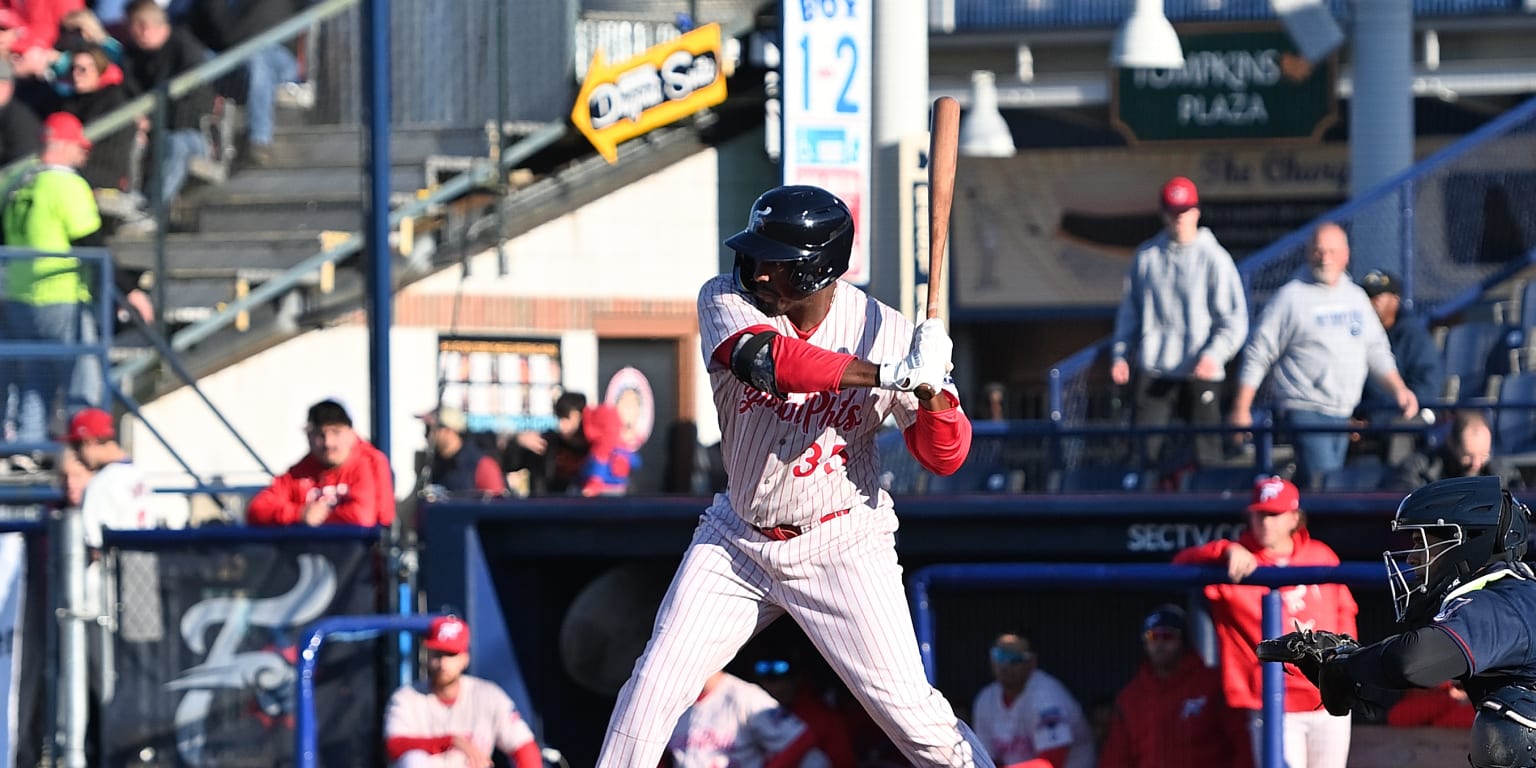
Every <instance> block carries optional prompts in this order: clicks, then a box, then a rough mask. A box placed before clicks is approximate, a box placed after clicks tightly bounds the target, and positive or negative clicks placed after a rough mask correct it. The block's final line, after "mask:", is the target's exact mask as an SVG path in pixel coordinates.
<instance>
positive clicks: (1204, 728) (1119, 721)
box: [1099, 652, 1253, 768]
mask: <svg viewBox="0 0 1536 768" xmlns="http://www.w3.org/2000/svg"><path fill="white" fill-rule="evenodd" d="M1180 765H1188V766H1197V765H1198V766H1222V767H1223V768H1229V767H1230V768H1250V766H1252V765H1253V749H1252V747H1251V745H1250V741H1249V738H1248V717H1247V715H1246V714H1245V713H1244V712H1243V711H1242V710H1238V709H1233V708H1231V707H1229V706H1227V697H1226V695H1225V694H1223V693H1222V685H1221V673H1220V672H1217V671H1216V670H1214V669H1210V668H1208V667H1206V666H1205V662H1204V661H1202V660H1201V659H1200V657H1199V656H1197V655H1195V654H1194V653H1192V652H1190V653H1185V654H1184V657H1183V658H1182V659H1180V660H1179V662H1178V665H1177V666H1176V667H1174V669H1173V672H1172V674H1170V675H1169V676H1168V677H1166V678H1164V677H1158V676H1157V674H1156V673H1154V672H1153V671H1152V665H1151V664H1147V663H1143V664H1142V665H1141V671H1139V672H1137V673H1136V677H1135V678H1133V679H1132V680H1131V682H1130V683H1129V684H1127V685H1126V686H1125V687H1124V688H1122V689H1121V690H1120V694H1119V695H1118V696H1116V697H1115V717H1114V720H1112V721H1110V724H1109V734H1108V735H1107V736H1106V737H1105V739H1104V748H1103V751H1102V752H1101V754H1100V755H1099V768H1168V767H1169V766H1180Z"/></svg>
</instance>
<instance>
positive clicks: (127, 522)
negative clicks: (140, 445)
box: [80, 461, 163, 549]
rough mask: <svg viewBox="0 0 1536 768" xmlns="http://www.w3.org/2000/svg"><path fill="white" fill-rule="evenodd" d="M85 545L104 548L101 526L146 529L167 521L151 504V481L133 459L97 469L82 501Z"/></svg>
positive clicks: (81, 518) (81, 515)
mask: <svg viewBox="0 0 1536 768" xmlns="http://www.w3.org/2000/svg"><path fill="white" fill-rule="evenodd" d="M80 521H81V522H82V523H83V524H84V525H85V544H86V546H89V547H94V548H96V549H101V529H103V528H114V529H128V530H143V529H147V528H158V527H159V526H160V525H161V524H162V522H163V521H161V520H160V519H159V517H158V516H156V515H155V514H154V513H153V512H152V511H151V510H150V505H149V481H147V480H145V478H144V471H143V470H141V469H139V468H138V467H137V466H136V465H134V463H133V462H131V461H114V462H112V463H111V464H107V465H105V466H103V467H102V468H101V469H98V470H96V474H94V475H92V476H91V481H90V482H89V483H86V485H85V498H84V499H83V500H82V501H81V502H80Z"/></svg>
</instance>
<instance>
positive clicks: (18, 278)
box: [0, 112, 106, 443]
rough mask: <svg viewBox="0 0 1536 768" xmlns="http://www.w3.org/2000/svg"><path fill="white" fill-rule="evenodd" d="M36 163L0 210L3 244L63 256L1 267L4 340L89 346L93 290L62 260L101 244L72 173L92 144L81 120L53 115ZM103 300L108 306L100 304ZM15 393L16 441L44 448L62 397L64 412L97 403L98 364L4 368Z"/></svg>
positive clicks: (49, 362)
mask: <svg viewBox="0 0 1536 768" xmlns="http://www.w3.org/2000/svg"><path fill="white" fill-rule="evenodd" d="M42 137H43V141H42V144H43V152H42V156H41V164H40V165H38V166H35V167H33V168H32V169H31V170H29V171H28V173H27V175H26V176H25V177H23V178H22V179H21V180H19V181H18V182H17V183H16V188H15V189H14V190H13V191H12V192H11V193H10V195H9V197H7V198H6V200H5V207H4V209H3V211H0V226H3V229H4V232H5V243H6V245H9V246H12V247H17V248H31V249H34V250H37V251H42V252H44V253H53V254H65V255H61V256H40V257H37V258H30V259H10V260H8V261H6V263H5V307H4V324H3V326H0V335H3V337H4V338H5V339H6V340H7V341H51V342H56V343H64V344H94V343H95V342H96V340H97V336H98V332H99V330H98V329H97V327H96V317H95V315H94V314H93V313H92V311H91V306H90V305H91V284H90V282H89V281H88V280H87V279H86V277H85V276H84V274H83V273H82V270H81V268H80V266H81V265H80V261H79V260H78V259H75V258H72V257H70V256H68V255H67V254H68V253H69V252H70V251H71V250H72V249H73V248H74V247H75V246H77V245H80V246H95V245H100V244H101V240H100V237H101V235H100V230H101V215H100V213H99V212H98V211H97V210H96V200H95V198H94V197H92V196H91V185H90V184H89V183H87V182H86V180H85V179H84V178H83V177H82V176H81V175H80V173H79V171H78V169H79V168H81V167H82V166H84V165H85V163H86V160H87V158H88V157H89V156H90V152H91V142H90V141H89V140H88V139H86V138H85V131H84V129H83V128H82V127H81V125H80V120H79V119H78V118H76V117H75V116H74V115H71V114H69V113H67V112H56V113H54V114H52V115H49V116H48V119H47V120H45V121H44V122H43V131H42ZM104 300H106V299H104ZM10 371H11V375H10V377H9V378H8V380H9V381H12V382H15V384H16V386H17V395H18V400H17V408H18V412H17V416H16V419H17V422H16V428H17V439H18V440H19V441H20V442H23V443H42V442H44V441H46V440H47V439H48V434H49V433H48V428H47V423H48V419H49V416H50V414H52V413H53V412H54V408H53V404H54V402H55V398H56V397H57V396H58V394H59V392H60V390H62V391H63V394H64V398H65V402H66V404H67V406H68V407H69V408H70V409H75V408H80V407H85V406H93V405H96V404H98V403H100V402H101V395H102V391H101V390H102V371H101V370H100V362H99V361H98V360H97V358H96V357H94V356H91V355H85V356H82V357H80V358H79V359H78V361H77V359H76V358H67V357H66V358H55V359H44V360H36V359H34V360H16V361H10Z"/></svg>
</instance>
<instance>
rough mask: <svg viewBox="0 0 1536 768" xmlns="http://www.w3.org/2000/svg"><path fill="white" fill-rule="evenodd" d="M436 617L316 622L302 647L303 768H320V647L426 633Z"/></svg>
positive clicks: (297, 724)
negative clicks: (335, 639)
mask: <svg viewBox="0 0 1536 768" xmlns="http://www.w3.org/2000/svg"><path fill="white" fill-rule="evenodd" d="M435 618H437V615H435V614H417V615H414V616H397V615H393V614H376V615H370V616H333V617H330V618H327V619H321V620H319V621H317V622H315V623H314V624H313V625H312V626H311V627H310V629H309V632H308V633H307V634H306V635H305V639H304V643H303V645H301V646H299V647H300V649H301V650H300V651H299V670H298V680H297V682H295V685H296V686H297V691H298V696H297V702H296V706H295V712H294V720H293V735H294V749H293V755H294V759H295V760H296V761H297V762H298V765H299V768H314V767H315V766H317V765H319V759H320V739H319V734H317V733H316V732H315V666H316V665H317V664H319V662H320V647H321V646H322V645H324V644H325V641H326V639H327V638H329V637H332V636H336V635H342V634H346V635H348V637H347V639H348V640H352V641H356V640H369V639H372V638H374V637H377V636H378V635H380V634H383V633H386V632H425V631H426V630H427V629H428V627H430V626H431V625H432V620H433V619H435Z"/></svg>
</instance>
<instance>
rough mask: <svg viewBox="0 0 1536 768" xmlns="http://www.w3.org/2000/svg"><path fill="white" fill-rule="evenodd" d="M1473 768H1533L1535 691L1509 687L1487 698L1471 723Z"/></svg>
mask: <svg viewBox="0 0 1536 768" xmlns="http://www.w3.org/2000/svg"><path fill="white" fill-rule="evenodd" d="M1468 757H1469V758H1470V760H1471V762H1472V765H1473V768H1536V691H1532V690H1530V689H1528V688H1521V687H1519V686H1514V685H1509V686H1505V687H1503V688H1500V689H1498V690H1497V691H1494V692H1493V693H1491V694H1489V696H1488V698H1487V699H1484V700H1483V703H1482V704H1481V705H1479V706H1478V708H1477V719H1476V720H1474V721H1473V722H1472V753H1471V754H1470V755H1469V756H1468Z"/></svg>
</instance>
